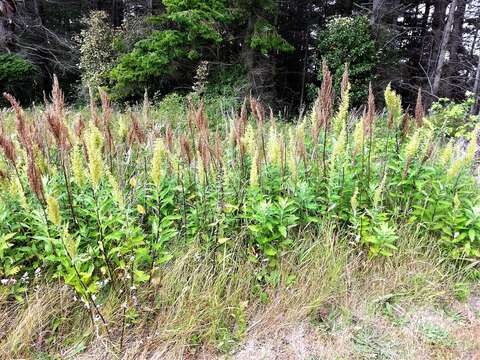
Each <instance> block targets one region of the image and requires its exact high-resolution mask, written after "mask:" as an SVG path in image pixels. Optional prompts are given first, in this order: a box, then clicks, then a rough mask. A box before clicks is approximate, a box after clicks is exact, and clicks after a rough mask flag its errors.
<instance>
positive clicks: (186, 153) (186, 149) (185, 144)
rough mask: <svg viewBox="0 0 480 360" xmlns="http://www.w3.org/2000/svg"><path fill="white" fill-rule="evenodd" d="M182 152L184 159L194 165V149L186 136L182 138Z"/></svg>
mask: <svg viewBox="0 0 480 360" xmlns="http://www.w3.org/2000/svg"><path fill="white" fill-rule="evenodd" d="M180 151H181V153H182V155H183V157H184V159H185V160H186V161H187V162H188V164H189V165H190V164H191V163H192V148H191V146H190V143H189V141H188V139H187V138H186V137H185V136H182V137H181V138H180Z"/></svg>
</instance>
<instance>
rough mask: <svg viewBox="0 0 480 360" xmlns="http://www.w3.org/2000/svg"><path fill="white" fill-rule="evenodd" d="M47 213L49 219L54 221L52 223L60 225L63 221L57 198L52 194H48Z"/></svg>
mask: <svg viewBox="0 0 480 360" xmlns="http://www.w3.org/2000/svg"><path fill="white" fill-rule="evenodd" d="M47 214H48V219H49V220H50V221H51V222H52V224H54V225H56V226H60V223H61V222H62V217H61V215H60V206H59V205H58V201H57V199H55V198H54V197H53V196H51V195H48V196H47Z"/></svg>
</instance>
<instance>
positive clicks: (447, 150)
mask: <svg viewBox="0 0 480 360" xmlns="http://www.w3.org/2000/svg"><path fill="white" fill-rule="evenodd" d="M452 156H453V139H452V140H450V141H449V142H448V144H447V145H446V146H445V147H444V148H443V150H442V153H441V154H440V163H441V164H442V165H443V166H446V165H448V164H449V163H450V161H451V160H452Z"/></svg>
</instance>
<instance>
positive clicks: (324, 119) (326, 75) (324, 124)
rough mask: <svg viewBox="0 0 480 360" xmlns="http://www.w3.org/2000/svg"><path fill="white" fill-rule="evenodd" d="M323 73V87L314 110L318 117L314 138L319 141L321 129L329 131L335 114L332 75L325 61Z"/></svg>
mask: <svg viewBox="0 0 480 360" xmlns="http://www.w3.org/2000/svg"><path fill="white" fill-rule="evenodd" d="M322 73H323V80H322V86H321V87H320V90H319V92H318V98H317V101H316V102H315V105H314V109H313V111H314V112H315V115H316V124H315V126H314V128H313V136H314V138H315V139H316V140H318V135H319V134H320V129H325V130H328V128H329V127H330V119H331V117H332V112H333V83H332V74H331V73H330V70H329V68H328V65H327V62H326V61H325V60H324V61H323V63H322Z"/></svg>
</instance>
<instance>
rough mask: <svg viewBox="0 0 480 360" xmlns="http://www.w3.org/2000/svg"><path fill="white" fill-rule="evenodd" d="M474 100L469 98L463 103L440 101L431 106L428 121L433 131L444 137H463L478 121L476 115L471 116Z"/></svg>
mask: <svg viewBox="0 0 480 360" xmlns="http://www.w3.org/2000/svg"><path fill="white" fill-rule="evenodd" d="M474 102H475V99H474V98H473V96H469V97H468V98H467V99H466V100H465V101H463V102H454V101H452V100H449V99H445V98H443V99H440V100H438V101H437V102H434V103H433V104H432V108H431V110H430V120H431V121H432V123H433V126H434V128H435V131H436V132H437V133H438V135H440V136H444V137H457V138H458V137H465V136H468V134H469V133H470V132H471V131H472V130H473V128H474V127H475V125H476V124H477V122H478V120H479V116H478V115H471V114H470V110H471V108H472V105H473V103H474Z"/></svg>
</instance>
